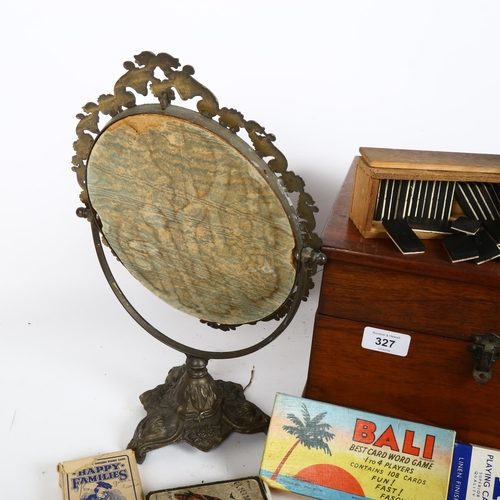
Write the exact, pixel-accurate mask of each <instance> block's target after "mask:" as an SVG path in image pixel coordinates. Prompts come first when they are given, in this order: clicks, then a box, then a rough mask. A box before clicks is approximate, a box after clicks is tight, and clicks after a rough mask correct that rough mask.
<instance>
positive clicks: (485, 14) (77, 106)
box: [0, 0, 500, 499]
mask: <svg viewBox="0 0 500 500" xmlns="http://www.w3.org/2000/svg"><path fill="white" fill-rule="evenodd" d="M499 22H500V4H499V3H498V2H496V1H493V0H492V1H487V0H474V1H472V0H470V1H461V0H430V1H429V0H418V1H396V0H393V1H391V0H378V1H369V0H366V1H362V0H344V1H338V0H331V1H326V0H324V1H318V0H309V1H308V2H298V1H296V0H286V1H285V0H283V1H281V0H254V1H252V2H238V1H234V0H233V1H229V0H205V1H202V0H182V1H176V2H173V1H169V0H163V1H161V2H160V1H158V0H151V1H149V2H131V1H128V0H125V1H123V0H122V1H120V2H118V1H115V0H109V1H108V0H101V1H99V2H98V1H95V0H89V1H85V2H70V1H57V0H46V1H44V2H35V1H33V0H16V1H10V0H4V1H3V2H2V4H1V6H0V27H1V29H0V39H1V40H0V41H1V43H0V47H1V48H0V50H1V64H2V67H3V70H2V73H1V78H0V88H1V97H2V99H3V102H2V105H1V107H0V110H1V115H2V119H1V122H0V127H1V134H0V137H1V141H2V152H1V156H0V158H1V159H0V161H1V180H0V206H1V215H2V219H1V220H2V223H1V228H2V239H1V242H2V244H1V249H0V252H1V256H2V259H1V264H0V397H1V405H0V439H1V441H0V442H1V443H2V450H1V454H0V470H1V471H2V479H3V482H2V496H3V497H5V498H8V497H14V496H15V497H21V498H26V499H28V498H29V499H37V498H38V499H55V498H59V497H60V491H59V487H58V485H57V475H56V472H55V467H56V464H57V462H59V461H62V460H68V459H73V458H79V457H84V456H88V455H93V454H96V453H104V452H109V451H115V450H118V449H121V448H123V447H125V446H126V444H127V442H128V440H129V439H130V437H131V435H132V433H133V430H134V428H135V425H136V424H137V423H138V421H139V420H140V419H141V418H142V417H143V415H144V412H143V410H142V408H141V407H140V403H139V400H138V395H139V394H140V393H141V392H143V391H144V390H147V389H149V388H152V387H154V386H155V385H157V384H159V383H161V382H162V380H163V378H164V377H165V375H166V373H167V371H168V369H169V368H170V367H171V366H174V365H176V364H181V363H182V362H183V356H182V355H181V354H179V353H176V352H173V351H172V350H171V349H169V348H167V347H166V346H163V345H162V344H160V343H159V342H157V341H156V340H154V339H153V338H151V337H149V335H147V334H146V333H143V332H142V331H141V329H140V328H139V327H138V326H137V325H136V324H135V323H134V322H133V321H132V320H131V319H130V318H129V317H128V315H127V314H126V313H125V311H124V310H123V309H122V308H121V306H120V305H119V304H118V303H117V301H116V300H115V298H114V296H113V295H112V293H111V291H110V290H109V288H108V286H107V284H106V283H105V280H104V277H103V276H102V274H101V271H100V269H99V266H98V263H97V259H96V257H95V254H94V251H93V246H92V243H91V237H90V230H89V227H88V224H87V223H86V222H85V221H83V220H80V219H78V218H77V217H76V216H75V209H76V208H77V207H78V206H80V203H79V200H78V195H79V192H80V189H79V187H78V185H77V182H76V178H75V175H74V173H73V172H72V171H71V157H72V155H73V151H72V143H73V141H74V140H75V139H76V135H75V126H76V123H77V120H76V118H75V115H76V114H77V113H79V112H80V111H81V107H82V106H83V105H84V104H85V103H86V102H88V101H95V100H96V99H97V97H98V96H99V95H100V94H102V93H111V92H112V89H113V85H114V83H115V82H116V80H117V78H118V77H119V76H120V75H121V74H122V73H123V72H124V69H123V67H122V63H123V62H124V61H127V60H133V56H134V55H135V54H138V53H140V52H141V51H143V50H150V51H152V52H155V53H157V52H168V53H170V54H171V55H173V56H174V57H178V58H179V59H180V61H181V64H191V65H193V66H194V68H195V69H196V74H195V78H197V79H198V80H199V81H200V82H202V83H203V84H205V85H206V86H207V87H208V88H209V89H211V90H212V91H213V92H214V93H215V94H216V96H217V97H218V99H219V103H220V105H221V106H227V107H235V108H237V109H238V110H240V111H241V112H242V113H243V114H244V115H245V118H247V119H254V120H256V121H258V122H259V123H261V124H262V125H263V126H265V127H266V130H267V132H272V133H274V134H275V135H276V136H277V141H276V145H277V146H278V148H280V149H281V150H282V151H283V152H284V153H285V155H286V156H287V158H288V161H289V164H290V167H289V168H290V169H291V170H293V171H295V172H296V173H298V174H299V175H301V176H302V177H303V178H304V179H305V181H306V185H307V191H308V192H309V193H310V194H312V196H313V197H314V199H315V200H316V203H317V206H318V207H319V208H320V212H319V214H318V215H317V221H318V231H321V230H322V228H323V226H324V223H325V221H326V218H327V216H328V213H329V210H330V207H331V205H332V203H333V200H334V197H335V195H336V193H337V192H338V189H339V187H340V185H341V182H342V179H343V177H344V176H345V173H346V171H347V169H348V167H349V165H350V163H351V160H352V158H353V157H354V156H355V155H356V154H357V151H358V148H359V147H360V146H373V147H393V148H412V149H429V150H444V151H464V152H477V153H499V152H500V141H499V140H498V135H499V131H500V125H499V123H498V116H499V111H500V99H499V96H498V92H499V88H500V72H499V64H498V58H499V50H500V43H499V42H500V30H499V29H498V26H499ZM317 291H318V290H317V288H316V290H315V291H314V293H313V296H312V300H310V301H309V302H308V303H307V304H306V305H305V307H303V308H302V311H301V315H300V316H299V317H298V318H297V319H296V320H295V321H294V322H293V324H292V326H291V327H290V329H289V330H288V331H287V332H286V333H285V334H284V335H283V336H282V337H281V338H280V339H279V340H278V341H276V342H275V343H274V345H271V346H269V347H268V348H266V349H264V350H262V351H261V352H260V353H257V354H255V355H252V356H248V357H247V358H244V359H239V360H229V361H220V362H215V361H214V362H211V364H210V367H211V371H212V374H213V375H214V376H215V377H225V378H228V379H231V380H234V381H236V382H239V383H241V384H242V385H245V384H246V383H247V381H248V378H249V375H250V370H251V368H252V366H255V377H254V380H253V383H252V385H251V387H249V389H248V390H247V397H248V398H249V399H251V400H253V401H255V402H256V403H258V404H259V405H260V406H261V407H262V408H263V409H264V410H265V411H268V412H270V411H271V408H272V403H273V398H274V394H275V393H276V391H282V392H289V393H293V394H297V395H300V394H301V391H302V389H303V386H304V383H305V377H306V373H307V363H308V355H309V351H308V349H309V346H310V340H311V331H312V322H313V318H314V309H315V304H316V303H317ZM161 314H162V317H161V320H160V321H163V322H164V329H165V330H169V331H170V330H171V331H178V332H179V331H180V332H184V331H185V330H193V331H196V332H198V331H199V332H200V333H196V335H200V336H204V335H205V330H204V329H203V328H205V327H201V326H200V325H199V324H198V323H197V322H196V321H194V323H193V322H189V323H187V322H186V323H185V320H184V318H182V317H179V316H178V315H177V314H174V312H172V313H171V311H170V310H168V311H166V312H162V313H161ZM185 325H186V326H185ZM254 328H256V329H265V328H268V326H258V327H254ZM259 331H263V330H259ZM252 334H253V332H251V333H248V335H252ZM235 335H247V333H246V332H244V333H241V334H240V333H236V334H235ZM263 443H264V438H263V436H232V437H231V438H230V439H229V440H228V441H227V442H225V443H224V444H223V445H222V446H221V447H220V448H219V449H217V450H216V451H215V452H211V453H209V454H203V453H201V452H198V451H197V450H195V449H193V448H190V447H189V446H187V445H184V444H180V445H175V446H172V447H169V448H167V449H164V450H159V451H156V452H153V453H151V454H150V456H148V458H147V459H146V462H145V463H144V465H143V466H141V475H142V478H143V484H144V489H145V490H146V492H148V491H151V490H154V489H160V488H164V487H173V486H182V485H185V484H190V483H191V484H192V483H195V482H201V481H205V482H206V481H209V480H219V479H230V478H235V477H238V476H243V475H254V474H256V473H257V472H258V465H259V461H260V455H261V453H262V447H263ZM277 496H282V495H277Z"/></svg>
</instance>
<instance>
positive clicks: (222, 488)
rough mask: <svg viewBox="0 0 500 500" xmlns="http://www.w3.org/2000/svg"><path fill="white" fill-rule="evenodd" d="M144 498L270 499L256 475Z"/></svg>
mask: <svg viewBox="0 0 500 500" xmlns="http://www.w3.org/2000/svg"><path fill="white" fill-rule="evenodd" d="M146 500H271V495H270V493H269V489H268V488H267V486H266V485H265V484H264V483H263V482H262V481H261V479H260V478H258V477H246V478H243V479H237V480H234V481H220V482H216V483H207V484H198V485H195V486H185V487H183V488H175V489H168V490H161V491H152V492H151V493H148V495H147V497H146Z"/></svg>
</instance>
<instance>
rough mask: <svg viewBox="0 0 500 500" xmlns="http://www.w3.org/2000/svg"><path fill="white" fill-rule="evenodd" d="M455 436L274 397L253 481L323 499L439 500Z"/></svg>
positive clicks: (444, 494)
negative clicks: (259, 468)
mask: <svg viewBox="0 0 500 500" xmlns="http://www.w3.org/2000/svg"><path fill="white" fill-rule="evenodd" d="M454 443H455V432H454V431H451V430H445V429H439V428H436V427H431V426H428V425H422V424H417V423H414V422H409V421H404V420H398V419H395V418H390V417H384V416H381V415H376V414H372V413H368V412H363V411H358V410H353V409H349V408H344V407H341V406H336V405H332V404H327V403H320V402H318V401H313V400H309V399H303V398H298V397H295V396H288V395H285V394H278V395H277V396H276V400H275V404H274V409H273V412H272V416H271V422H270V426H269V431H268V434H267V439H266V445H265V449H264V455H263V458H262V463H261V470H260V476H261V477H262V478H263V480H264V481H265V482H267V484H268V485H269V486H270V487H274V488H279V489H283V490H289V491H291V492H293V493H298V494H300V495H305V496H310V497H313V498H317V499H324V500H355V499H360V498H372V499H381V500H446V498H447V492H448V483H449V478H450V467H451V461H452V456H453V446H454Z"/></svg>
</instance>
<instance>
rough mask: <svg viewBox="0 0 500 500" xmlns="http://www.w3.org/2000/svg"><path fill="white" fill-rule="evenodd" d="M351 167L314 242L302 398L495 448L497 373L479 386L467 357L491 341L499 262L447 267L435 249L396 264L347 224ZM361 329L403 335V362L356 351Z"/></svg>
mask: <svg viewBox="0 0 500 500" xmlns="http://www.w3.org/2000/svg"><path fill="white" fill-rule="evenodd" d="M356 162H357V158H356V159H355V160H354V162H353V165H352V166H351V169H350V171H349V174H348V176H347V178H346V180H345V183H344V185H343V187H342V189H341V191H340V193H339V195H338V198H337V200H336V202H335V204H334V206H333V209H332V212H331V215H330V217H329V220H328V223H327V226H326V228H325V230H324V233H323V249H322V251H323V252H324V253H325V254H326V256H327V258H328V262H327V264H326V265H325V267H324V271H323V273H324V275H323V280H322V285H321V296H320V302H319V307H318V312H317V314H316V318H315V327H314V335H313V343H312V353H311V360H310V367H309V374H308V381H307V386H306V391H305V397H307V398H310V399H315V400H319V401H324V402H329V403H333V404H337V405H341V406H347V407H351V408H357V409H360V410H365V411H370V412H374V413H380V414H383V415H387V416H392V417H397V418H401V419H405V420H412V421H415V422H420V423H423V424H429V425H434V426H437V427H444V428H447V429H451V430H455V431H456V432H457V439H458V440H460V441H465V442H470V443H473V444H477V445H483V446H489V447H493V448H500V425H499V424H500V363H498V366H496V368H495V367H494V365H493V370H492V376H491V379H490V380H489V381H487V382H486V383H484V384H483V385H480V384H478V382H476V380H475V379H474V377H473V369H474V366H475V365H474V360H475V358H474V355H473V353H472V352H471V350H470V349H474V350H475V352H481V351H482V349H481V347H480V346H479V345H475V344H473V342H472V338H473V337H474V336H476V335H483V334H488V333H492V334H495V335H498V334H499V329H500V262H497V261H491V262H487V263H485V264H482V265H480V266H479V265H477V264H475V263H473V262H462V263H455V264H454V263H452V262H450V260H449V258H448V255H447V253H446V251H445V248H444V245H443V242H442V241H441V240H436V239H432V240H426V241H425V246H426V251H425V253H423V254H417V255H402V254H401V253H400V251H399V250H398V249H397V247H396V246H395V245H394V244H393V243H392V241H391V240H389V239H365V238H363V237H362V236H361V235H360V233H359V231H358V230H357V228H356V227H355V225H354V224H353V222H352V221H351V220H350V219H349V207H350V204H351V197H352V185H353V177H354V171H355V164H356ZM367 328H368V330H370V329H372V330H373V329H380V330H383V331H390V332H396V333H397V334H404V335H408V336H409V337H407V338H408V339H409V342H410V343H409V349H408V353H407V355H406V356H403V355H395V354H391V353H389V352H380V351H375V350H372V349H367V348H363V347H362V341H363V335H364V332H365V329H367ZM471 345H472V346H474V347H472V348H471V347H470V346H471ZM486 351H487V350H486ZM486 351H485V353H484V355H483V357H482V358H481V359H482V361H484V362H485V365H488V367H489V365H491V364H492V363H491V362H492V361H493V360H494V359H496V358H497V357H498V356H499V355H500V347H499V348H497V349H495V350H493V351H491V352H490V353H489V354H491V356H490V357H491V359H490V361H488V359H487V358H488V353H487V352H486ZM483 377H484V374H483ZM486 378H487V377H485V378H484V380H486ZM478 380H480V379H478ZM484 380H483V381H484ZM480 381H481V380H480Z"/></svg>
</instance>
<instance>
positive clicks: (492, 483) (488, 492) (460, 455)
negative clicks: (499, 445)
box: [448, 442, 500, 500]
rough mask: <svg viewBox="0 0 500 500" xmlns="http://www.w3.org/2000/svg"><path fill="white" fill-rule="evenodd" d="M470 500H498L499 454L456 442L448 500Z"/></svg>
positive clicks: (499, 481) (499, 484)
mask: <svg viewBox="0 0 500 500" xmlns="http://www.w3.org/2000/svg"><path fill="white" fill-rule="evenodd" d="M473 499H480V500H499V499H500V450H494V449H491V448H485V447H483V446H474V445H472V444H468V443H460V442H456V443H455V451H454V453H453V464H452V467H451V479H450V489H449V491H448V500H473Z"/></svg>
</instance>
